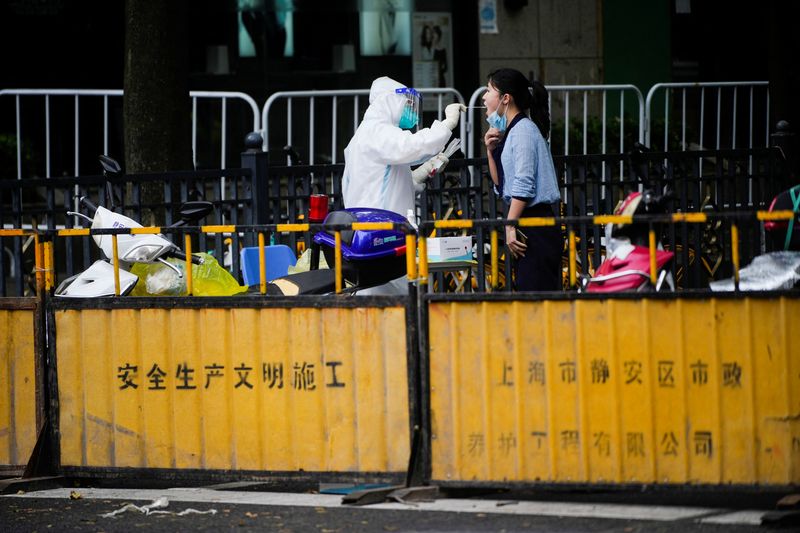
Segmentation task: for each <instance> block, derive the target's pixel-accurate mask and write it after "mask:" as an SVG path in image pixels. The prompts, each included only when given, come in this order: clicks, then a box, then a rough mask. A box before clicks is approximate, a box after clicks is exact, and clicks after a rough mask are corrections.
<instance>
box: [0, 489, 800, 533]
mask: <svg viewBox="0 0 800 533" xmlns="http://www.w3.org/2000/svg"><path fill="white" fill-rule="evenodd" d="M20 492H21V493H19V494H10V495H4V496H0V524H2V527H0V529H2V531H4V532H23V531H24V532H33V531H37V532H46V531H108V532H111V531H120V532H122V531H124V532H125V533H130V532H131V531H134V530H138V529H147V530H150V531H183V530H199V531H203V530H232V529H235V530H258V531H280V532H294V531H297V532H300V531H303V532H305V531H316V532H320V533H333V532H346V533H354V532H361V531H364V532H371V531H378V532H381V531H383V532H385V531H397V532H401V531H426V532H434V531H436V532H438V531H459V532H473V531H508V532H511V531H577V532H583V531H585V532H598V531H603V532H605V531H619V532H625V533H629V532H638V531H648V532H649V531H655V532H661V531H687V532H716V531H719V532H722V531H725V532H734V533H738V532H750V531H765V528H764V526H762V525H761V519H762V517H763V516H764V515H765V514H766V513H767V512H769V508H768V507H769V505H767V504H766V503H765V502H762V501H759V499H758V498H748V497H745V498H743V499H742V500H741V501H739V500H737V499H735V498H729V499H727V500H726V499H724V498H722V499H720V501H719V502H713V501H712V502H711V503H714V504H715V505H690V504H687V502H674V504H672V505H663V504H659V501H661V500H665V499H664V498H658V497H656V498H655V499H654V500H652V501H647V499H646V498H645V499H644V500H643V499H642V498H638V497H637V495H636V494H628V495H627V496H626V495H624V494H623V495H617V496H615V497H612V498H610V499H609V498H606V497H603V495H602V494H592V493H584V494H570V493H539V494H538V495H537V494H535V493H527V494H526V493H520V494H515V493H493V494H479V495H471V496H470V495H467V494H460V495H457V497H442V498H437V499H435V500H431V501H424V502H408V503H400V502H387V503H381V504H376V505H370V506H364V507H353V506H349V505H343V504H342V496H340V495H329V494H317V493H313V492H306V493H283V492H260V491H231V490H215V489H211V488H170V489H120V488H89V487H80V488H66V487H65V488H56V489H45V490H34V491H30V492H24V491H20ZM691 499H692V497H690V498H689V500H691ZM695 499H696V498H695ZM637 500H639V501H637ZM689 503H691V502H689ZM700 503H703V502H700ZM748 503H752V505H748ZM720 504H721V505H720ZM784 527H785V529H784V530H796V529H792V528H795V527H796V526H792V525H789V524H786V525H784Z"/></svg>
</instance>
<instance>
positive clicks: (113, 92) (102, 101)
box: [0, 89, 260, 179]
mask: <svg viewBox="0 0 800 533" xmlns="http://www.w3.org/2000/svg"><path fill="white" fill-rule="evenodd" d="M122 95H123V92H122V90H119V89H3V90H0V105H5V104H4V103H3V102H4V101H6V100H9V99H13V104H14V110H13V111H14V120H15V133H16V152H17V153H16V160H17V169H16V170H17V178H18V179H21V178H22V177H23V151H24V150H25V148H26V146H25V141H24V139H25V136H24V135H25V133H26V132H25V131H24V130H25V127H26V126H27V127H30V128H31V129H40V128H41V127H42V126H44V143H43V144H44V167H43V168H42V169H41V170H43V171H44V175H45V176H46V177H51V176H52V174H53V168H52V156H53V152H52V144H53V136H52V134H51V127H52V126H53V123H54V121H55V120H56V119H55V118H54V117H53V116H52V115H53V113H52V110H51V108H52V107H53V101H54V100H56V99H72V100H73V103H72V106H71V107H72V113H71V114H72V118H71V121H72V129H73V138H72V151H73V154H72V155H73V171H74V175H76V176H77V175H79V174H80V172H81V169H80V161H81V157H82V155H83V154H84V152H88V153H89V154H90V155H91V157H92V158H94V157H96V156H97V151H98V150H99V149H100V148H101V147H100V146H99V145H95V144H91V145H89V144H88V143H86V142H83V143H82V142H81V130H82V128H86V126H87V121H88V120H89V119H88V118H87V116H88V115H89V113H83V111H85V110H86V109H87V108H93V107H94V106H96V105H102V119H101V120H102V124H98V123H96V122H92V124H95V125H96V127H97V128H98V129H100V128H102V132H103V133H102V150H103V153H104V154H107V153H108V150H109V141H110V140H112V141H113V142H115V143H117V144H118V145H119V146H122V139H121V138H114V137H121V128H116V129H115V130H114V132H113V133H112V132H111V130H112V127H111V126H112V119H111V116H110V109H111V108H113V107H114V106H120V105H121V102H122ZM189 95H190V97H191V99H192V153H193V160H194V162H195V165H196V164H197V154H198V129H201V130H203V131H204V132H205V133H206V134H208V133H209V132H211V131H212V130H213V131H214V133H213V135H212V136H216V135H218V136H219V139H220V143H221V146H220V149H219V151H220V160H219V165H220V167H221V168H226V167H227V159H226V152H227V151H228V150H229V149H231V147H235V148H236V151H237V152H238V151H240V148H239V147H240V146H241V143H242V140H243V139H244V136H245V135H246V134H247V133H249V132H250V131H258V130H259V128H260V122H259V119H260V115H259V112H258V105H257V104H256V102H255V100H253V98H252V97H250V96H249V95H247V94H245V93H241V92H217V91H191V92H190V93H189ZM4 97H5V98H4ZM201 99H203V100H211V101H212V102H217V103H219V115H217V116H213V115H208V116H209V121H208V123H206V122H203V123H200V121H199V120H198V116H199V115H198V100H201ZM230 100H233V101H237V102H239V105H241V106H243V108H242V109H241V110H240V111H241V112H242V113H243V114H244V115H245V116H247V115H249V116H248V118H247V121H246V126H244V127H243V128H244V130H246V131H242V132H241V135H237V136H236V138H235V139H234V141H233V142H230V141H229V135H228V126H229V124H228V122H229V121H228V108H229V101H230ZM59 103H60V102H59ZM67 105H69V104H67ZM23 108H24V109H26V111H27V112H29V115H31V116H34V117H36V118H38V117H39V115H41V118H42V121H41V123H39V125H38V126H35V125H33V124H32V123H31V122H29V121H27V120H25V117H23ZM94 111H97V110H96V109H95V110H94ZM94 114H99V113H94ZM58 116H59V119H61V118H63V113H59V114H58ZM59 126H64V124H59ZM89 127H92V126H91V124H90V126H89ZM250 128H252V129H250ZM32 133H34V134H35V136H37V137H38V136H39V132H32ZM237 133H238V132H237ZM234 143H235V144H234ZM120 155H121V154H120ZM40 164H41V162H34V163H32V165H33V166H34V167H38V166H39V165H40ZM37 172H38V171H34V172H33V173H37Z"/></svg>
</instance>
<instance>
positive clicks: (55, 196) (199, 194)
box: [0, 169, 254, 296]
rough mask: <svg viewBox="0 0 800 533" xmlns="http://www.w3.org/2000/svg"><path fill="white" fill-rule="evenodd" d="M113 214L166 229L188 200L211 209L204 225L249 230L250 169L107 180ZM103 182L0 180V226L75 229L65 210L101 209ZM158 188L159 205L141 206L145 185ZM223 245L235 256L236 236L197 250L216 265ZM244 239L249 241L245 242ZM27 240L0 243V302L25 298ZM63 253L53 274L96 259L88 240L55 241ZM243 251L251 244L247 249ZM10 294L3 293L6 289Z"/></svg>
mask: <svg viewBox="0 0 800 533" xmlns="http://www.w3.org/2000/svg"><path fill="white" fill-rule="evenodd" d="M112 180H113V181H112V183H113V186H112V188H113V191H114V196H115V200H114V202H115V204H116V210H117V211H118V212H120V213H122V214H124V215H125V216H128V217H130V218H132V219H134V220H136V221H142V215H143V214H144V213H145V212H146V210H151V211H152V212H153V213H156V214H157V215H158V216H159V220H158V221H157V222H158V223H159V224H161V225H163V226H169V225H171V224H173V223H174V222H176V221H178V220H179V209H180V205H181V204H182V203H184V202H186V201H188V200H197V199H204V200H207V201H210V202H212V203H213V204H214V210H213V212H212V214H210V215H209V216H208V217H207V219H206V220H205V221H204V223H205V224H234V225H235V224H252V223H253V222H254V220H253V200H252V198H253V195H252V188H253V187H252V172H251V170H250V169H225V170H213V171H190V172H164V173H156V174H136V175H123V176H120V177H115V178H112ZM106 182H107V178H105V177H104V176H79V177H60V178H40V179H23V180H0V227H5V228H37V229H49V230H52V229H61V228H73V227H76V226H78V227H83V226H86V225H87V224H88V222H86V221H83V220H81V219H79V218H78V217H76V216H70V215H67V212H68V211H78V212H81V211H82V209H81V208H80V205H79V201H80V198H81V197H82V196H86V197H87V198H89V199H90V200H91V201H92V202H93V203H95V204H97V205H100V206H104V207H109V200H110V199H109V198H107V195H106V192H105V184H106ZM152 183H155V184H158V185H157V187H160V188H161V191H160V192H161V193H162V194H163V201H159V202H157V203H152V202H151V203H148V202H147V201H144V200H143V199H144V198H145V195H144V193H143V188H144V187H146V184H152ZM226 238H230V239H231V245H230V247H231V249H232V250H238V248H239V245H240V244H244V243H240V236H239V235H238V234H235V233H234V234H231V235H223V234H221V233H220V234H216V235H214V236H213V237H206V236H205V235H203V236H202V237H201V241H200V243H199V244H200V247H201V249H203V250H213V251H214V253H215V254H216V255H218V259H219V261H220V262H222V261H223V253H224V250H225V248H226V244H225V239H226ZM247 238H248V239H250V238H252V236H248V237H247ZM206 239H210V242H207V241H206ZM31 243H32V240H31V238H30V237H25V236H23V237H2V236H0V250H2V252H3V260H2V261H0V295H10V294H14V295H17V296H23V295H25V294H30V293H32V291H33V281H32V277H31V273H32V272H33V264H34V251H33V246H31ZM59 244H60V245H63V246H64V249H63V250H61V249H59V250H56V254H55V256H56V257H57V258H58V259H59V260H58V263H57V264H56V265H55V267H56V269H57V271H58V272H59V274H60V275H63V276H71V275H73V274H74V273H76V272H79V271H81V270H83V269H85V268H88V267H89V265H91V263H92V262H93V261H94V260H96V259H98V258H99V254H100V252H99V250H98V249H97V247H96V246H94V244H92V243H91V241H90V238H89V237H81V238H78V239H64V240H61V241H59ZM247 244H253V243H251V242H249V241H248V242H247ZM230 259H231V263H232V264H231V269H232V270H233V271H238V268H239V264H238V261H239V259H238V254H236V253H234V254H231V257H230ZM9 283H11V284H12V285H13V287H12V288H11V290H9V287H7V285H8V284H9Z"/></svg>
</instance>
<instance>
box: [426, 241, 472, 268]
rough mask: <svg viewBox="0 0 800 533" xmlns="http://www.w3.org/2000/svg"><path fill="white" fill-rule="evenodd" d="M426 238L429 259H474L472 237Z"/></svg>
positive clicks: (432, 260) (435, 260) (434, 260)
mask: <svg viewBox="0 0 800 533" xmlns="http://www.w3.org/2000/svg"><path fill="white" fill-rule="evenodd" d="M426 240H427V244H428V261H431V262H437V261H471V260H472V237H434V238H431V239H426Z"/></svg>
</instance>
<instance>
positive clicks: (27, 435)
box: [0, 298, 42, 473]
mask: <svg viewBox="0 0 800 533" xmlns="http://www.w3.org/2000/svg"><path fill="white" fill-rule="evenodd" d="M20 302H23V303H25V304H27V305H20ZM25 307H27V308H25ZM35 313H36V304H35V301H34V300H33V299H30V298H0V342H2V344H0V472H8V473H11V472H14V473H20V472H21V471H22V469H24V467H25V465H26V464H27V463H28V460H29V459H30V456H31V452H32V451H33V447H34V445H35V444H36V436H37V433H38V428H39V424H40V423H41V422H42V416H41V415H42V413H41V412H39V410H40V409H41V408H42V405H41V401H37V400H40V398H41V396H39V397H38V398H37V392H39V394H41V391H37V390H36V383H37V379H36V356H35V353H36V341H35V329H36V326H35V324H36V317H35ZM37 414H38V416H37Z"/></svg>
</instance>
